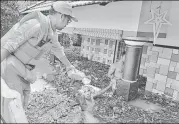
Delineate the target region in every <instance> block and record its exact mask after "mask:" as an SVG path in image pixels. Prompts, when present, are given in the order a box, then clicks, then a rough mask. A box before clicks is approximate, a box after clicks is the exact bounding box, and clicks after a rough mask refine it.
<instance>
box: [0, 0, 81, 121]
mask: <svg viewBox="0 0 179 124" xmlns="http://www.w3.org/2000/svg"><path fill="white" fill-rule="evenodd" d="M37 15H38V16H36V15H35V17H38V18H36V19H33V17H34V15H33V14H32V15H31V16H26V18H24V20H23V19H22V20H21V22H20V23H16V24H15V25H14V26H13V27H12V28H11V29H10V30H9V31H8V32H7V33H6V34H5V35H4V36H3V37H2V38H1V67H3V68H2V70H1V80H2V81H1V82H4V83H3V85H4V84H7V86H8V87H9V89H8V90H5V89H2V90H3V91H5V92H4V94H5V95H3V94H2V95H1V115H2V117H3V119H4V120H5V122H6V123H15V122H14V120H13V119H12V116H11V113H10V111H9V109H8V107H9V103H10V101H11V100H12V99H9V98H16V99H19V100H21V101H22V105H23V107H24V109H26V107H27V105H28V97H29V94H30V83H33V82H34V81H35V80H36V76H35V74H33V71H32V70H33V68H34V65H33V64H32V63H31V60H33V59H35V60H38V59H39V58H40V56H41V55H43V53H45V52H46V51H48V50H52V51H53V53H54V54H55V56H56V57H57V58H58V59H59V60H60V61H61V62H62V63H63V64H64V65H65V66H66V70H67V74H68V76H69V77H70V78H74V79H76V80H80V76H78V73H76V75H75V76H74V75H72V72H80V71H78V70H77V69H75V67H74V66H73V65H72V64H71V63H70V62H69V60H68V59H67V58H66V56H65V54H64V50H63V47H62V46H61V45H60V43H59V42H58V35H57V33H56V30H57V29H58V30H62V29H63V28H64V27H65V26H66V25H67V24H68V23H70V22H71V21H72V20H73V21H77V19H76V18H75V17H73V15H72V7H71V6H70V5H69V4H68V3H67V2H64V1H58V2H54V3H53V5H52V6H51V9H50V11H49V15H48V16H45V15H43V14H42V13H41V12H37ZM81 73H82V72H81ZM1 85H2V84H1ZM1 88H3V87H1ZM6 89H7V87H6ZM2 90H1V91H2ZM18 94H20V96H21V98H20V97H19V95H18ZM20 122H21V121H20V120H16V123H20Z"/></svg>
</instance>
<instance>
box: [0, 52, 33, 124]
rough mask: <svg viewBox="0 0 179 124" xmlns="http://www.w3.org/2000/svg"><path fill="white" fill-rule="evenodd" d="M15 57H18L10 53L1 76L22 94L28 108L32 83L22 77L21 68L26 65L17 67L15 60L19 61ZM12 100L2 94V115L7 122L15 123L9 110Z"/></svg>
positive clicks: (24, 106)
mask: <svg viewBox="0 0 179 124" xmlns="http://www.w3.org/2000/svg"><path fill="white" fill-rule="evenodd" d="M15 59H16V58H15V57H14V56H12V55H10V56H9V57H8V58H6V61H3V64H1V65H2V68H3V70H1V76H2V78H3V79H4V80H5V82H6V84H7V85H8V86H9V88H10V89H13V90H16V91H17V92H19V93H20V94H21V100H22V105H23V108H24V109H26V108H27V106H28V100H29V96H30V91H31V89H30V83H29V82H28V81H25V80H22V79H21V78H20V71H19V69H24V67H19V66H18V68H17V66H16V64H17V63H15V62H18V60H15ZM13 60H15V61H13ZM24 72H25V71H24ZM11 100H12V99H9V98H4V97H2V96H1V115H2V117H3V119H4V120H5V121H6V123H14V120H13V119H12V118H13V117H12V114H11V113H10V110H9V103H10V102H11Z"/></svg>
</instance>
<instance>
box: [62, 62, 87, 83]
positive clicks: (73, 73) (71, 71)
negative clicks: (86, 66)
mask: <svg viewBox="0 0 179 124" xmlns="http://www.w3.org/2000/svg"><path fill="white" fill-rule="evenodd" d="M66 70H67V74H68V77H70V78H71V79H74V80H82V79H83V78H84V77H85V74H84V73H83V72H81V71H79V70H77V69H76V68H75V67H74V66H72V65H71V66H70V67H67V68H66Z"/></svg>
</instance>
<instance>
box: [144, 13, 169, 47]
mask: <svg viewBox="0 0 179 124" xmlns="http://www.w3.org/2000/svg"><path fill="white" fill-rule="evenodd" d="M167 12H168V11H164V12H163V13H161V14H160V13H156V12H155V11H154V10H151V14H152V18H151V19H149V20H148V21H146V22H145V23H144V24H152V25H153V34H154V44H155V41H156V38H157V37H158V34H159V32H160V29H161V26H162V25H172V24H171V23H170V22H169V21H167V20H166V15H167Z"/></svg>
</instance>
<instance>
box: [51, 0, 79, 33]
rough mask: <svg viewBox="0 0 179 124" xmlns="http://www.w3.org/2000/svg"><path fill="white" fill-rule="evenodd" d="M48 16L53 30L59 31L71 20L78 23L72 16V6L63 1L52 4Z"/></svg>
mask: <svg viewBox="0 0 179 124" xmlns="http://www.w3.org/2000/svg"><path fill="white" fill-rule="evenodd" d="M49 15H50V20H51V24H52V28H53V29H58V30H61V29H63V28H64V27H66V25H68V24H69V23H70V22H71V21H72V20H73V21H76V22H77V21H78V20H77V19H76V18H75V17H74V16H73V15H72V6H71V5H70V4H69V3H67V2H65V1H57V2H54V3H53V4H52V6H51V9H50V11H49Z"/></svg>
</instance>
